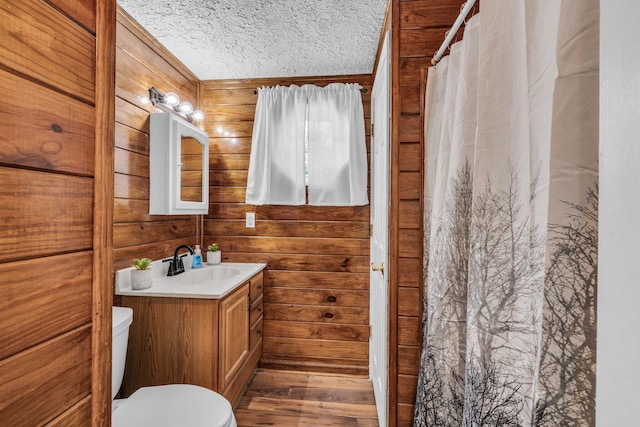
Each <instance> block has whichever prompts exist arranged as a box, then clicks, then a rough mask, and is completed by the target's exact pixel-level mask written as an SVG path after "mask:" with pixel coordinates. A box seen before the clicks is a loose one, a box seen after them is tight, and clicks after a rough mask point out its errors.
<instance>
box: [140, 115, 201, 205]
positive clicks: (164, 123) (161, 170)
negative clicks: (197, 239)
mask: <svg viewBox="0 0 640 427" xmlns="http://www.w3.org/2000/svg"><path fill="white" fill-rule="evenodd" d="M149 167H150V170H149V172H150V176H149V181H150V194H149V213H150V214H154V215H185V214H206V213H207V212H208V211H209V137H208V135H207V134H206V133H205V132H204V131H202V130H201V129H200V128H198V127H196V126H194V125H192V124H191V123H189V122H187V121H186V120H184V119H182V118H180V117H178V116H177V115H175V114H171V113H152V114H151V118H150V146H149Z"/></svg>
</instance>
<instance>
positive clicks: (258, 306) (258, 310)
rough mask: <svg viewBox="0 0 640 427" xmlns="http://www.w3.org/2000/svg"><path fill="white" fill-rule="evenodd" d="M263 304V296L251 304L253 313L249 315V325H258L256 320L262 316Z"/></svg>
mask: <svg viewBox="0 0 640 427" xmlns="http://www.w3.org/2000/svg"><path fill="white" fill-rule="evenodd" d="M262 310H263V304H262V295H260V296H259V297H258V299H257V300H255V301H253V302H252V303H251V312H250V314H249V325H250V326H253V324H254V323H256V320H258V318H259V317H260V316H262Z"/></svg>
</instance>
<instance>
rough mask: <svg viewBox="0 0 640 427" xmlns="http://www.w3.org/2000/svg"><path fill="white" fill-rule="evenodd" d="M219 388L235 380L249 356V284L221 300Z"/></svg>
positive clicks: (223, 387) (221, 389)
mask: <svg viewBox="0 0 640 427" xmlns="http://www.w3.org/2000/svg"><path fill="white" fill-rule="evenodd" d="M219 338H220V345H219V362H220V365H219V372H220V375H219V381H220V384H219V385H220V387H219V390H220V391H221V392H224V390H225V389H226V388H227V387H228V386H229V384H230V383H231V382H232V381H233V379H234V377H235V375H236V374H237V372H238V370H239V369H240V368H241V367H242V366H243V364H244V362H245V360H246V359H247V357H249V284H248V283H246V284H244V285H242V286H241V287H240V288H238V289H237V290H236V291H235V292H233V293H232V294H231V295H229V296H228V297H226V298H225V299H223V300H222V301H220V335H219Z"/></svg>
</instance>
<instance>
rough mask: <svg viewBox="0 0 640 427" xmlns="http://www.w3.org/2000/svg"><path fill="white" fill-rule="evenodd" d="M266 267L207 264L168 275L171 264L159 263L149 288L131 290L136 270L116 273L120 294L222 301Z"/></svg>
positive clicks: (247, 264)
mask: <svg viewBox="0 0 640 427" xmlns="http://www.w3.org/2000/svg"><path fill="white" fill-rule="evenodd" d="M187 265H189V263H187ZM265 267H266V264H263V263H242V262H223V263H221V264H216V265H208V264H205V265H203V266H202V268H197V269H193V268H190V267H187V268H186V271H185V272H184V273H181V274H178V275H176V276H167V269H168V265H167V263H165V262H161V261H155V262H152V263H151V268H152V270H153V283H152V285H151V287H150V288H147V289H143V290H133V289H132V288H131V270H133V267H130V268H125V269H122V270H118V271H116V294H117V295H128V296H149V297H179V298H206V299H218V298H223V297H224V296H226V295H227V294H229V293H230V292H232V291H233V290H234V289H236V288H237V287H238V286H241V285H242V284H243V283H245V282H246V281H247V280H249V279H250V278H251V277H253V276H254V275H255V274H256V273H258V272H260V271H262V270H263V269H264V268H265Z"/></svg>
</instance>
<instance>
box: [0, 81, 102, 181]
mask: <svg viewBox="0 0 640 427" xmlns="http://www.w3.org/2000/svg"><path fill="white" fill-rule="evenodd" d="M0 91H1V92H2V93H3V98H4V99H3V102H2V103H0V129H2V133H1V134H0V163H4V164H11V165H20V166H25V167H30V168H37V169H40V170H49V171H59V172H67V173H71V174H77V175H86V176H90V175H92V174H93V150H94V139H95V137H94V132H95V129H94V117H93V116H94V109H93V107H92V106H91V105H88V104H86V103H84V102H81V101H78V100H76V99H73V98H70V97H68V96H65V95H64V94H61V93H59V92H57V91H55V90H52V89H48V88H46V87H42V86H41V85H39V84H37V83H34V82H33V81H30V80H27V79H24V78H22V77H19V76H16V75H14V74H11V73H9V72H7V71H4V70H0Z"/></svg>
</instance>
